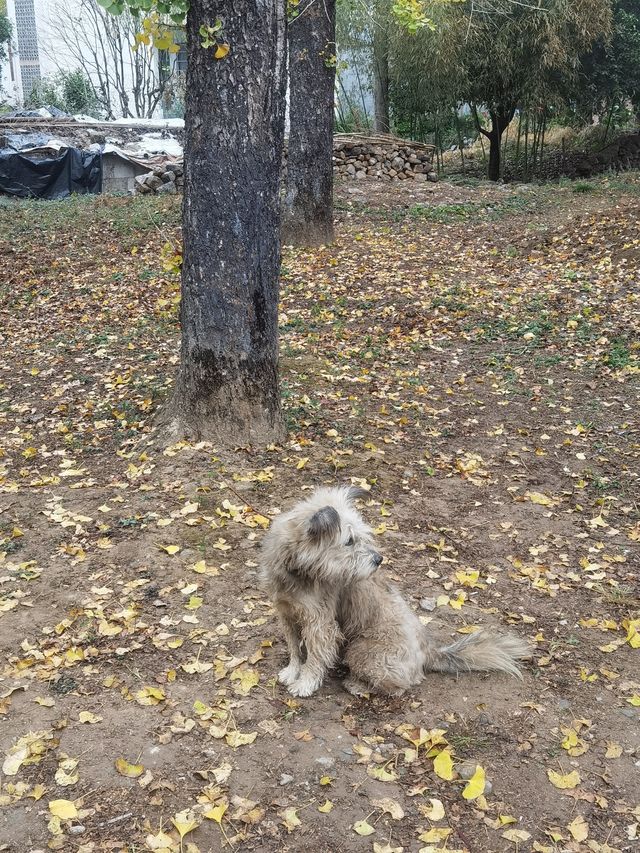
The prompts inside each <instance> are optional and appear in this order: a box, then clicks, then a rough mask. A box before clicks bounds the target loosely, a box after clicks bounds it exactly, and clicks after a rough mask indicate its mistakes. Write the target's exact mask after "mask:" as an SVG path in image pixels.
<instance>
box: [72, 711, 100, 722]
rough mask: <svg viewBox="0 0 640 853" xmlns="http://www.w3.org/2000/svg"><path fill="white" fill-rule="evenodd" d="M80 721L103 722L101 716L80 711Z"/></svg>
mask: <svg viewBox="0 0 640 853" xmlns="http://www.w3.org/2000/svg"><path fill="white" fill-rule="evenodd" d="M78 720H79V721H80V722H81V723H99V722H101V720H102V717H101V716H100V714H93V713H92V712H91V711H80V713H79V714H78Z"/></svg>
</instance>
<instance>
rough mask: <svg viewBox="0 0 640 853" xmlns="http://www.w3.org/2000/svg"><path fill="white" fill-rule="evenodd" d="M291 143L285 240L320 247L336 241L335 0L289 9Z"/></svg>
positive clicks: (305, 1) (308, 1) (306, 1)
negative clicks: (334, 184) (334, 180)
mask: <svg viewBox="0 0 640 853" xmlns="http://www.w3.org/2000/svg"><path fill="white" fill-rule="evenodd" d="M289 8H290V9H291V10H292V12H293V14H291V19H290V22H289V32H288V46H289V119H290V130H289V143H288V152H287V182H286V193H285V199H284V215H283V222H282V239H283V242H284V243H292V244H294V245H303V246H315V245H321V244H323V243H330V242H331V241H332V240H333V122H334V92H335V71H336V63H337V57H336V44H335V15H336V4H335V0H300V2H299V3H297V4H296V5H291V4H290V7H289Z"/></svg>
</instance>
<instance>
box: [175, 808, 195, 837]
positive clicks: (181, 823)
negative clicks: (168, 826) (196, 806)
mask: <svg viewBox="0 0 640 853" xmlns="http://www.w3.org/2000/svg"><path fill="white" fill-rule="evenodd" d="M171 823H172V824H173V825H174V826H175V828H176V829H177V830H178V834H179V836H180V840H182V839H183V838H184V837H185V835H187V834H188V833H189V832H193V830H194V829H197V828H198V827H199V826H200V820H199V819H198V818H197V817H196V815H195V813H194V812H193V810H192V809H184V810H183V811H181V812H178V813H177V814H175V815H174V816H173V817H172V818H171Z"/></svg>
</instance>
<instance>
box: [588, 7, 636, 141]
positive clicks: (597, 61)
mask: <svg viewBox="0 0 640 853" xmlns="http://www.w3.org/2000/svg"><path fill="white" fill-rule="evenodd" d="M575 95H576V109H575V119H576V121H578V122H579V121H591V118H592V115H593V114H594V113H596V114H597V113H600V111H601V109H602V105H603V104H604V105H605V107H606V110H607V113H608V116H607V121H608V123H609V124H610V125H613V126H614V127H615V126H618V127H619V126H623V125H624V123H625V121H626V120H627V119H628V117H629V114H628V111H627V110H626V108H625V106H624V104H625V101H627V100H628V101H630V102H631V103H632V104H633V106H634V108H635V109H636V111H640V4H638V2H637V0H613V20H612V27H611V34H610V37H608V38H604V37H601V38H599V39H598V40H597V41H596V43H595V44H594V45H593V47H592V48H591V50H590V51H589V52H588V53H586V54H585V55H584V56H583V57H581V60H580V67H579V86H577V87H576V93H575Z"/></svg>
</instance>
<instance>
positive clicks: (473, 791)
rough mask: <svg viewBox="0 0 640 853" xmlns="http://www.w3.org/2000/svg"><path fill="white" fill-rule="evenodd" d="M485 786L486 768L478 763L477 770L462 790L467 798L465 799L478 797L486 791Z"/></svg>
mask: <svg viewBox="0 0 640 853" xmlns="http://www.w3.org/2000/svg"><path fill="white" fill-rule="evenodd" d="M484 786H485V778H484V768H482V767H480V765H479V764H477V765H476V772H475V773H474V774H473V776H472V777H471V779H469V781H468V782H467V784H466V785H465V787H464V790H463V791H462V796H463V797H464V798H465V800H475V799H477V797H479V796H480V795H481V794H483V793H484Z"/></svg>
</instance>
